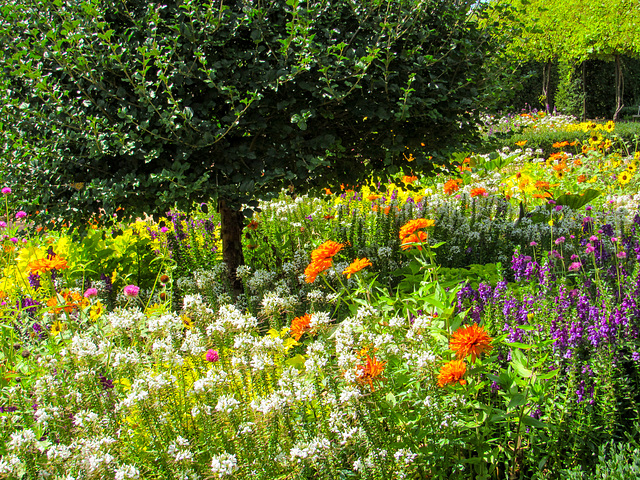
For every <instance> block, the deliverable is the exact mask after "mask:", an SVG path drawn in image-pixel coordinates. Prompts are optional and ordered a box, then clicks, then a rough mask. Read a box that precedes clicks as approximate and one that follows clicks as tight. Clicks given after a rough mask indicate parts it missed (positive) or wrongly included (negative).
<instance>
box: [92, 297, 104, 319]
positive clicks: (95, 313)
mask: <svg viewBox="0 0 640 480" xmlns="http://www.w3.org/2000/svg"><path fill="white" fill-rule="evenodd" d="M103 314H104V305H102V303H100V302H97V303H96V304H95V305H93V306H92V307H91V308H90V309H89V318H90V319H91V321H92V322H95V321H96V320H97V319H99V318H100V317H101V316H102V315H103Z"/></svg>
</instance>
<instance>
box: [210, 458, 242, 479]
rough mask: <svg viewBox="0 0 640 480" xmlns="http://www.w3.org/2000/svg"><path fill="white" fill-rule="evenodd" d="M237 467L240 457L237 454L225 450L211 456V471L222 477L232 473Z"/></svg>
mask: <svg viewBox="0 0 640 480" xmlns="http://www.w3.org/2000/svg"><path fill="white" fill-rule="evenodd" d="M237 467H238V459H237V458H236V456H235V455H232V454H229V453H226V452H224V453H221V454H220V455H214V456H213V457H212V458H211V471H212V472H213V473H214V474H216V475H218V476H220V477H226V476H228V475H231V474H232V473H233V471H234V470H235V469H236V468H237Z"/></svg>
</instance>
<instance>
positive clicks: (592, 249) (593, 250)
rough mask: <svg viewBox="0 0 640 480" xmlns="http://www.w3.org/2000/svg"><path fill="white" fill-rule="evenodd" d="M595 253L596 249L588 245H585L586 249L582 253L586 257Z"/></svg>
mask: <svg viewBox="0 0 640 480" xmlns="http://www.w3.org/2000/svg"><path fill="white" fill-rule="evenodd" d="M595 251H596V247H594V246H593V245H591V244H590V243H587V249H586V250H585V251H584V253H586V254H587V255H588V254H590V253H593V252H595Z"/></svg>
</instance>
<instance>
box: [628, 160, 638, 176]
mask: <svg viewBox="0 0 640 480" xmlns="http://www.w3.org/2000/svg"><path fill="white" fill-rule="evenodd" d="M637 169H638V167H637V166H636V164H635V162H634V163H630V164H629V165H627V172H629V173H631V174H634V173H636V170H637Z"/></svg>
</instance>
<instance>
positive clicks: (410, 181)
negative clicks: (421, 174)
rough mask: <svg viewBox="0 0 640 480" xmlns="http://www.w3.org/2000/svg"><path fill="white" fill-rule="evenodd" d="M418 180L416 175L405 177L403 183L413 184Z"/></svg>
mask: <svg viewBox="0 0 640 480" xmlns="http://www.w3.org/2000/svg"><path fill="white" fill-rule="evenodd" d="M417 180H418V177H416V176H415V175H405V176H404V177H402V183H413V182H415V181H417Z"/></svg>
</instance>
